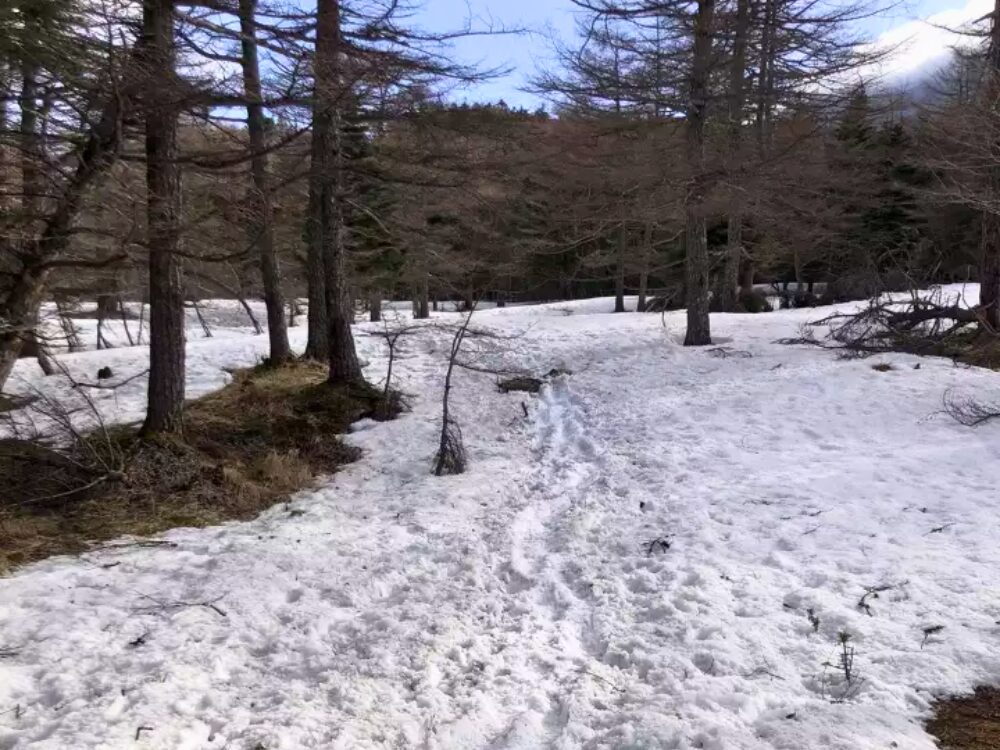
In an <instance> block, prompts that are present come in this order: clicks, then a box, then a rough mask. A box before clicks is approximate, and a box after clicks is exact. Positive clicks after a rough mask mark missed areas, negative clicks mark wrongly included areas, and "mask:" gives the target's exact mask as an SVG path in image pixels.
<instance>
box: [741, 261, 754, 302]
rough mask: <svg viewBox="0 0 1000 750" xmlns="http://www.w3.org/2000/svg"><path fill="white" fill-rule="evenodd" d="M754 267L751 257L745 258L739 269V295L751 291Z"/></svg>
mask: <svg viewBox="0 0 1000 750" xmlns="http://www.w3.org/2000/svg"><path fill="white" fill-rule="evenodd" d="M753 277H754V267H753V258H746V259H745V260H744V261H743V265H742V267H741V270H740V296H744V295H748V294H751V293H752V292H753Z"/></svg>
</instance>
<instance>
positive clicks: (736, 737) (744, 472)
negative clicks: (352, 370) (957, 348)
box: [0, 300, 1000, 750]
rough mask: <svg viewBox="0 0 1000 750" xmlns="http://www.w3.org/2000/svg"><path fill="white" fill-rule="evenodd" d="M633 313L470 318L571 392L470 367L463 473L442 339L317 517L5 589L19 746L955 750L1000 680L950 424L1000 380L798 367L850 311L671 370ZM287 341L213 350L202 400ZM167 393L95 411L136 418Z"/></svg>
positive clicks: (981, 543)
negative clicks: (807, 333) (966, 696)
mask: <svg viewBox="0 0 1000 750" xmlns="http://www.w3.org/2000/svg"><path fill="white" fill-rule="evenodd" d="M610 309H611V303H610V301H609V300H590V301H585V302H574V303H560V304H554V305H546V306H538V307H517V308H507V309H497V310H487V311H483V312H482V313H479V314H477V315H478V317H479V324H480V325H483V326H489V327H492V328H495V329H496V330H498V331H500V332H505V333H512V332H521V334H522V335H520V336H519V337H517V338H514V339H511V340H510V341H508V342H507V343H506V346H507V347H508V348H509V350H510V351H509V352H508V355H507V356H508V358H509V359H510V360H512V361H513V360H516V361H519V362H521V363H522V364H524V365H525V366H527V367H529V368H531V369H532V370H534V371H536V372H547V371H548V370H550V369H551V368H553V367H565V368H567V369H569V370H570V371H572V374H568V375H562V376H557V377H555V378H553V379H552V380H551V382H550V384H548V385H547V386H545V387H544V388H543V390H542V392H541V393H540V394H539V395H538V396H527V395H525V394H509V395H503V394H501V393H499V392H498V391H497V389H496V387H495V385H494V383H493V379H492V378H491V377H490V376H488V375H483V374H477V373H473V372H464V371H463V372H461V373H460V374H459V375H458V376H457V377H458V383H457V385H458V390H457V391H456V393H455V398H456V409H455V410H456V412H457V416H458V418H459V420H460V422H461V424H462V427H463V430H464V434H465V438H466V442H467V447H468V450H469V459H470V470H469V472H468V473H467V474H465V475H462V476H457V477H445V478H437V477H433V476H431V475H430V472H429V468H430V464H431V458H432V455H433V453H434V442H435V432H436V429H437V427H438V421H437V420H438V414H437V410H438V396H439V392H440V375H441V372H442V366H443V359H444V351H445V346H446V341H445V335H444V334H443V333H441V332H431V331H428V332H426V333H424V334H422V335H420V336H418V337H414V338H409V339H407V340H406V341H405V343H404V348H405V351H404V353H403V358H402V359H401V361H400V362H398V363H397V368H396V371H397V373H398V374H399V377H400V383H401V385H402V386H403V388H404V389H405V390H406V391H408V392H410V393H411V394H413V397H414V398H413V406H414V408H413V411H412V412H411V413H409V414H407V415H405V416H404V417H402V418H401V419H399V420H397V421H394V422H390V423H383V424H375V423H361V424H359V425H358V426H357V430H356V431H355V432H354V433H353V436H352V438H351V439H352V440H353V441H354V442H355V443H356V444H357V445H359V446H361V447H362V448H364V449H365V456H364V458H362V460H361V461H359V462H358V463H356V464H354V465H352V466H350V467H348V468H347V469H345V470H344V471H343V472H341V473H340V474H338V475H337V476H336V477H334V478H333V479H332V480H330V481H329V482H328V483H327V484H325V485H324V486H322V487H321V488H319V489H317V490H316V491H313V492H305V493H302V494H300V495H298V496H297V497H295V498H294V499H293V501H292V502H291V503H289V504H288V505H282V506H279V507H276V508H274V509H272V510H271V511H269V512H267V513H265V514H264V515H262V516H261V517H260V518H259V519H258V520H256V521H253V522H249V523H233V524H228V525H225V526H221V527H216V528H209V529H201V530H192V529H181V530H175V531H172V532H170V533H167V534H165V535H163V536H162V537H161V539H163V540H165V541H168V542H170V543H171V545H170V546H166V545H163V546H159V547H135V546H131V547H130V546H117V547H109V548H103V549H97V550H94V551H93V552H91V553H89V554H87V555H84V556H82V557H80V558H60V559H53V560H49V561H46V562H43V563H39V564H36V565H32V566H30V567H28V568H25V569H23V570H21V571H20V572H18V573H17V574H15V575H14V576H12V577H10V578H6V579H3V580H0V748H4V749H5V750H7V749H13V748H18V749H20V748H28V747H31V748H53V749H55V748H59V749H63V748H73V749H77V748H79V749H84V748H171V749H173V748H190V749H192V750H193V749H195V748H197V749H199V750H200V749H202V748H232V749H233V750H236V749H239V750H251V749H256V748H266V749H267V750H275V749H277V748H282V749H288V750H291V749H293V748H344V749H345V750H346V749H354V748H442V749H443V748H458V749H462V750H464V749H466V748H470V749H471V748H494V749H497V750H499V749H501V748H507V749H510V750H515V749H518V750H529V749H535V748H558V749H559V750H569V749H571V748H636V749H639V748H642V749H648V750H653V749H659V748H706V749H713V750H736V749H743V748H746V749H750V748H787V749H788V750H811V749H813V748H816V749H820V748H823V749H826V748H843V749H845V750H846V749H848V748H849V749H851V750H855V749H860V748H872V749H875V748H879V749H884V748H904V749H913V750H916V749H917V748H920V749H923V750H930V749H931V748H933V747H934V743H933V741H932V740H931V738H930V737H929V736H928V735H926V734H925V733H924V731H923V730H922V728H921V721H922V719H923V718H925V717H926V715H927V712H928V705H929V702H930V701H931V700H932V698H933V697H934V696H935V695H940V694H945V693H951V692H956V691H967V690H969V689H971V688H972V687H973V686H974V685H976V684H978V683H981V682H990V681H996V680H997V679H998V678H1000V625H998V620H1000V587H998V586H997V574H998V571H1000V546H998V545H997V538H998V537H997V519H998V517H1000V494H998V492H997V485H998V482H1000V455H998V453H1000V446H998V440H997V438H998V436H1000V432H998V431H1000V425H993V424H988V425H986V426H983V427H981V428H979V429H975V430H970V429H968V428H965V427H961V426H959V425H957V424H956V423H954V422H952V421H951V420H950V419H949V418H948V417H946V416H944V415H942V414H940V408H941V399H942V395H943V393H944V392H945V391H946V390H948V389H951V388H957V389H960V390H963V391H968V392H976V393H979V394H981V395H983V396H985V397H987V398H989V397H993V398H994V399H998V398H1000V381H998V375H997V374H995V373H992V372H988V371H984V370H978V369H964V368H959V367H955V366H953V365H952V363H951V362H949V361H947V360H935V359H924V360H919V359H917V358H915V357H909V356H903V355H894V356H890V357H885V358H880V359H879V360H875V361H887V362H891V363H892V364H893V365H894V366H895V369H893V370H890V371H888V372H878V371H875V370H873V369H872V364H873V362H874V361H873V360H864V361H858V360H853V361H845V360H839V359H837V357H836V356H835V355H834V354H833V353H831V352H826V351H821V350H817V349H812V348H807V347H789V346H782V345H778V344H775V343H773V342H774V341H775V340H776V339H778V338H781V337H786V336H794V335H796V333H797V330H798V327H799V325H800V324H801V323H802V322H804V321H808V320H810V319H815V318H816V317H820V316H821V315H822V314H823V313H824V312H825V311H817V310H793V311H783V312H776V313H772V314H767V315H757V316H742V315H714V316H713V330H714V333H715V335H716V337H717V339H718V342H719V343H721V344H722V345H724V346H726V347H729V348H730V350H731V351H730V354H729V356H726V357H720V356H716V355H717V354H718V352H716V353H713V352H710V351H709V350H707V349H689V348H684V347H682V346H680V345H679V344H678V339H679V336H680V334H681V333H682V330H683V318H682V313H670V314H667V315H666V316H662V317H661V316H660V315H635V314H626V315H613V314H610V313H609V311H610ZM440 317H442V318H445V319H450V320H455V319H456V316H455V315H454V314H443V315H442V316H440ZM365 330H370V326H367V325H361V326H358V331H359V333H360V332H362V331H365ZM303 335H304V330H303V329H301V328H300V329H295V330H293V336H294V339H295V341H296V343H299V344H301V342H302V336H303ZM358 341H359V346H360V348H361V350H362V355H363V356H364V357H365V358H366V359H368V360H370V362H371V365H370V367H369V368H368V374H369V376H370V377H371V378H372V379H373V380H377V379H378V378H379V377H381V374H382V372H383V370H384V365H385V360H384V354H383V352H382V347H381V346H380V341H379V340H378V339H377V338H373V337H368V336H363V335H361V336H359V337H358ZM265 344H266V341H265V339H264V338H263V337H255V336H252V335H250V334H249V333H248V332H247V331H246V330H245V329H236V328H232V329H226V330H219V331H217V333H216V336H215V337H214V338H212V339H200V338H197V336H196V334H195V332H194V331H192V339H191V342H190V348H189V352H190V362H191V365H190V366H191V382H192V384H193V390H194V391H195V392H201V391H204V390H207V389H209V388H212V387H216V386H218V385H220V384H221V383H223V382H224V381H225V378H226V376H225V374H224V373H222V372H221V370H220V367H221V366H223V365H238V364H248V363H250V362H252V361H253V360H254V359H255V357H257V356H258V355H259V353H260V352H261V351H262V349H263V347H264V346H265ZM739 352H746V353H748V354H749V355H752V356H745V355H740V354H739ZM142 356H144V352H143V350H141V349H116V350H112V351H110V352H85V353H80V354H74V355H66V356H65V357H64V361H66V362H67V364H68V366H69V367H70V368H71V369H73V371H74V372H78V373H82V374H89V373H90V371H91V370H96V368H97V367H98V366H100V365H103V364H106V363H109V362H110V363H112V367H114V368H115V370H116V375H117V374H119V373H120V374H121V375H122V376H126V375H128V374H131V373H132V372H137V371H141V370H142V369H143V368H144V366H145V365H144V364H143V363H142V362H141V358H142ZM918 363H919V364H920V367H919V369H915V365H916V364H918ZM19 367H20V368H21V369H20V370H19V373H20V374H21V375H22V376H23V377H25V378H26V379H28V380H29V381H31V382H34V383H36V384H37V383H41V382H42V381H41V380H40V379H38V378H36V377H35V376H34V374H33V373H32V368H33V363H30V362H22V363H21V365H19ZM90 377H92V374H90ZM42 387H44V388H48V387H51V386H49V385H47V384H43V385H42ZM141 390H142V385H141V383H138V382H137V383H136V384H135V385H134V386H132V385H130V386H127V387H126V392H124V393H118V394H116V395H110V394H109V395H108V396H107V400H105V401H102V402H101V404H102V408H106V409H108V410H109V412H110V413H113V414H114V416H115V417H116V418H119V419H132V418H135V417H137V416H138V414H137V413H136V412H137V409H138V407H139V405H140V403H141V399H139V400H138V401H139V402H137V399H136V398H135V394H136V393H138V394H139V395H140V396H141ZM522 404H524V407H522ZM525 409H526V410H527V416H526V415H525ZM875 587H877V588H883V587H888V588H884V590H882V591H881V592H880V593H878V595H877V597H876V596H867V597H866V598H865V603H866V604H867V605H869V611H867V612H866V611H865V609H864V608H862V607H859V600H861V598H862V596H863V595H865V594H866V591H868V590H870V589H872V588H875ZM205 605H211V606H205ZM939 626H942V627H940V628H939ZM842 633H847V634H849V636H850V640H849V641H848V644H847V645H848V647H849V648H851V647H853V649H854V660H853V671H854V672H855V676H854V679H853V682H852V685H851V686H845V685H844V684H843V683H842V678H841V677H840V676H838V672H839V670H838V668H837V666H836V665H837V663H838V658H839V657H838V654H839V653H840V651H841V648H842V646H841V644H840V643H839V639H840V638H841V634H842ZM830 665H833V666H830ZM838 699H843V700H838Z"/></svg>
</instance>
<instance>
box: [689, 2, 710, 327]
mask: <svg viewBox="0 0 1000 750" xmlns="http://www.w3.org/2000/svg"><path fill="white" fill-rule="evenodd" d="M714 15H715V0H698V8H697V13H696V16H695V27H694V54H693V57H692V61H691V82H690V83H691V94H690V102H689V105H688V112H687V122H686V124H685V136H686V140H687V163H688V170H689V175H690V177H689V179H690V184H689V186H688V190H687V194H686V195H685V199H684V222H685V229H686V233H685V234H686V243H685V256H684V260H685V262H684V271H685V273H684V281H685V287H686V288H685V295H686V297H687V332H686V334H685V336H684V345H685V346H704V345H706V344H711V343H712V335H711V324H710V321H709V314H708V300H709V291H708V273H709V261H708V235H707V226H706V217H705V213H706V206H705V199H706V192H707V181H708V175H707V174H706V173H705V117H706V110H707V108H708V84H709V77H710V74H711V63H712V24H713V18H714Z"/></svg>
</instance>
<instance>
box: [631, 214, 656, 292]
mask: <svg viewBox="0 0 1000 750" xmlns="http://www.w3.org/2000/svg"><path fill="white" fill-rule="evenodd" d="M652 252H653V222H651V221H647V222H646V227H645V228H644V229H643V232H642V265H641V268H640V270H639V297H638V299H637V300H636V303H635V311H636V312H646V296H647V295H648V294H649V259H650V255H651V254H652Z"/></svg>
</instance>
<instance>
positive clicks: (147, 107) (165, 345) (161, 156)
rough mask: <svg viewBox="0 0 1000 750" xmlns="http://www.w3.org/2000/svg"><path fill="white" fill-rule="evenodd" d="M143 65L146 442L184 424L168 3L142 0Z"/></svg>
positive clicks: (178, 176)
mask: <svg viewBox="0 0 1000 750" xmlns="http://www.w3.org/2000/svg"><path fill="white" fill-rule="evenodd" d="M141 45H142V62H143V65H144V66H145V70H146V73H147V86H146V89H145V91H144V92H143V113H144V116H145V132H146V191H147V192H146V206H147V218H146V227H147V234H148V237H147V241H146V242H147V246H148V249H149V305H150V310H149V389H148V393H147V403H146V421H145V422H144V423H143V427H142V432H143V433H144V434H146V435H151V434H157V433H163V432H179V431H181V429H182V428H183V417H184V381H185V372H184V362H185V352H184V345H185V335H184V286H183V282H182V279H181V263H180V258H179V256H178V250H179V249H180V193H181V174H180V167H179V165H178V158H177V156H178V152H177V118H178V107H177V99H178V87H177V78H176V76H175V64H176V54H177V53H176V41H175V36H174V0H144V2H143V17H142V42H141Z"/></svg>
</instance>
